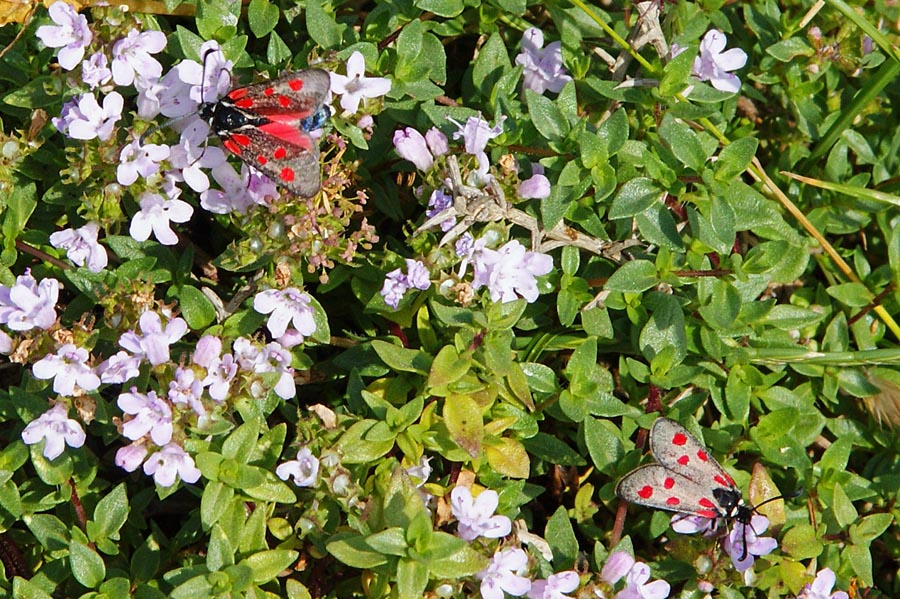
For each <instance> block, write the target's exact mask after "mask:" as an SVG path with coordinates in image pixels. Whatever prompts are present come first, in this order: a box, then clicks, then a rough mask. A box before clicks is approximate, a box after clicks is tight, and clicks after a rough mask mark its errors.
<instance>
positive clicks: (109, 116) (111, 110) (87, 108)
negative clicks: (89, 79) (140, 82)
mask: <svg viewBox="0 0 900 599" xmlns="http://www.w3.org/2000/svg"><path fill="white" fill-rule="evenodd" d="M124 105H125V100H124V99H123V98H122V94H120V93H119V92H115V91H114V92H109V93H108V94H107V95H106V97H105V98H103V106H102V107H101V106H100V104H98V103H97V98H95V97H94V94H84V95H83V96H81V97H80V98H79V99H78V105H77V106H76V107H73V108H70V109H69V111H68V112H67V113H66V116H65V117H64V121H65V123H66V125H67V127H66V130H65V134H66V135H68V136H69V137H71V138H73V139H83V140H88V139H94V138H96V139H99V140H100V141H106V140H108V139H109V138H110V137H112V133H113V129H114V128H115V126H116V123H117V122H118V121H119V119H120V118H122V107H123V106H124Z"/></svg>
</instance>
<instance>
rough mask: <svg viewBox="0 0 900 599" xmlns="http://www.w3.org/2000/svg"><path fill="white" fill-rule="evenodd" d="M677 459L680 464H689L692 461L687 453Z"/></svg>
mask: <svg viewBox="0 0 900 599" xmlns="http://www.w3.org/2000/svg"><path fill="white" fill-rule="evenodd" d="M676 461H677V462H678V463H679V464H681V465H682V466H687V464H688V462H690V461H691V459H690V458H689V457H687V456H686V455H683V456H681V457H679V458H678V459H677V460H676Z"/></svg>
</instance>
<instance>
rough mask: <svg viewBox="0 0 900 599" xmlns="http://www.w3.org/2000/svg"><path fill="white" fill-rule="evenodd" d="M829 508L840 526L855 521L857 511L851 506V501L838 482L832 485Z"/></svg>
mask: <svg viewBox="0 0 900 599" xmlns="http://www.w3.org/2000/svg"><path fill="white" fill-rule="evenodd" d="M831 509H832V510H833V511H834V518H835V520H837V522H838V524H840V525H841V526H842V527H843V526H847V525H849V524H852V523H853V522H856V519H857V518H858V517H859V512H857V511H856V508H855V507H853V502H852V501H851V500H850V498H849V497H847V493H846V492H845V491H844V488H843V487H842V486H841V485H840V483H835V485H834V495H833V498H832V503H831Z"/></svg>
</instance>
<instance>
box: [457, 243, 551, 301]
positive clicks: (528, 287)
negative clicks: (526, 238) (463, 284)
mask: <svg viewBox="0 0 900 599" xmlns="http://www.w3.org/2000/svg"><path fill="white" fill-rule="evenodd" d="M473 262H474V271H475V275H474V278H473V281H472V283H473V287H474V288H475V289H478V288H480V287H484V286H486V287H487V288H488V291H489V292H490V294H491V300H493V301H495V302H497V301H499V302H503V303H505V302H511V301H513V300H516V299H518V298H519V297H520V296H521V297H523V298H525V300H527V301H528V302H529V303H531V302H534V301H535V300H537V298H538V288H537V279H536V277H539V276H541V275H545V274H547V273H549V272H550V271H551V270H552V269H553V258H551V257H550V256H548V255H546V254H541V253H539V252H530V251H527V250H526V249H525V246H523V245H522V244H521V243H519V241H518V240H515V239H514V240H512V241H509V242H507V243H506V244H504V245H503V246H502V247H501V248H500V249H499V250H492V249H490V248H487V247H484V248H482V249H481V250H476V251H475V252H474V255H473Z"/></svg>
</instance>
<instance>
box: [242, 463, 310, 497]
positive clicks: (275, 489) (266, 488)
mask: <svg viewBox="0 0 900 599" xmlns="http://www.w3.org/2000/svg"><path fill="white" fill-rule="evenodd" d="M258 470H259V471H260V472H261V473H262V475H263V476H264V477H265V482H263V483H262V484H261V485H258V486H256V487H250V488H247V489H243V492H244V494H245V495H247V496H248V497H252V498H253V499H259V500H260V501H274V502H277V503H296V501H297V496H296V495H295V494H294V492H293V491H292V490H291V488H290V487H289V486H287V485H286V484H285V483H284V481H282V480H281V479H279V478H277V477H276V476H275V473H274V472H271V471H269V470H263V469H262V468H259V469H258Z"/></svg>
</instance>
